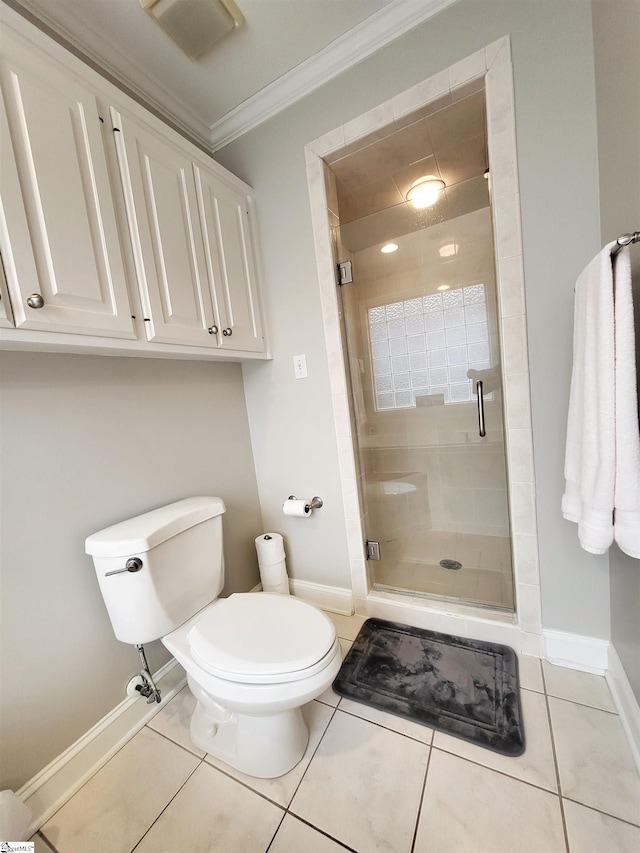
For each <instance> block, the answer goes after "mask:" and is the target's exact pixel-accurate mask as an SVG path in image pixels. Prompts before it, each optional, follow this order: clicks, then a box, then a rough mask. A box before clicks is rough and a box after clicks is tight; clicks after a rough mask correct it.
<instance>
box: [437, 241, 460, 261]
mask: <svg viewBox="0 0 640 853" xmlns="http://www.w3.org/2000/svg"><path fill="white" fill-rule="evenodd" d="M438 254H439V255H440V257H441V258H454V257H455V256H456V255H457V254H458V244H457V243H443V244H442V246H440V248H439V249H438Z"/></svg>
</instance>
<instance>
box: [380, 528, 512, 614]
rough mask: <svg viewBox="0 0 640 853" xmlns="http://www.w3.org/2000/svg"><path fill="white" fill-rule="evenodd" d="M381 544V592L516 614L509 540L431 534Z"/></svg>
mask: <svg viewBox="0 0 640 853" xmlns="http://www.w3.org/2000/svg"><path fill="white" fill-rule="evenodd" d="M381 546H382V559H381V560H380V563H378V564H376V566H375V584H374V587H375V589H383V590H393V591H398V592H406V593H411V594H414V595H415V594H418V595H425V596H436V597H438V598H443V599H449V600H451V599H452V600H454V601H461V602H467V603H469V602H473V603H475V604H483V605H486V606H491V607H500V608H506V609H509V610H513V574H512V567H511V546H510V541H509V538H508V537H506V536H482V535H479V534H473V533H450V532H448V531H442V530H428V531H422V532H419V533H416V534H414V535H413V536H411V537H406V538H398V539H394V540H391V541H387V542H383V543H381ZM440 560H457V561H458V562H459V563H462V568H461V569H444V568H442V566H440Z"/></svg>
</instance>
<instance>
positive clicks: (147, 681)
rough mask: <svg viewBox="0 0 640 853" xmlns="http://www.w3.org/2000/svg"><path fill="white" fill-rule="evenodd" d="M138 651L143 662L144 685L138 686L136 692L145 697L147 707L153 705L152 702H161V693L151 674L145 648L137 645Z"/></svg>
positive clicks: (141, 672)
mask: <svg viewBox="0 0 640 853" xmlns="http://www.w3.org/2000/svg"><path fill="white" fill-rule="evenodd" d="M136 649H137V650H138V654H139V655H140V660H141V661H142V669H141V670H140V678H141V679H142V684H136V690H137V691H138V692H139V693H140V695H141V696H144V697H145V699H146V700H147V705H151V703H152V702H160V701H161V696H160V691H159V690H158V688H157V687H156V685H155V683H154V681H153V678H152V676H151V673H150V672H149V664H148V663H147V656H146V655H145V653H144V646H143V645H138V644H137V643H136Z"/></svg>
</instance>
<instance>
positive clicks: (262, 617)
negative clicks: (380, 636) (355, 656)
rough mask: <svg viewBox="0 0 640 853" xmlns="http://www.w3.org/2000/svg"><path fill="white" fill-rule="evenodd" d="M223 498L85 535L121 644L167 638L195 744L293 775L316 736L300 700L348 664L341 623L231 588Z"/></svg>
mask: <svg viewBox="0 0 640 853" xmlns="http://www.w3.org/2000/svg"><path fill="white" fill-rule="evenodd" d="M224 512H225V506H224V502H223V501H222V500H221V499H220V498H216V497H193V498H186V499H185V500H181V501H177V502H176V503H172V504H170V505H168V506H164V507H160V508H159V509H155V510H153V511H151V512H147V513H145V514H144V515H139V516H137V517H135V518H132V519H129V520H127V521H123V522H121V523H120V524H116V525H114V526H112V527H108V528H105V529H104V530H101V531H99V532H98V533H94V534H93V535H92V536H89V537H88V538H87V540H86V543H85V550H86V552H87V554H90V555H91V556H92V557H93V562H94V566H95V570H96V574H97V576H98V582H99V584H100V590H101V592H102V597H103V599H104V602H105V605H106V608H107V612H108V614H109V618H110V620H111V624H112V626H113V630H114V633H115V635H116V637H117V638H118V639H119V640H121V641H122V642H123V643H132V644H134V645H136V646H142V645H143V644H144V643H149V642H152V641H153V640H161V641H162V643H163V644H164V645H165V646H166V648H167V649H168V650H169V651H170V652H171V654H172V655H173V656H174V657H175V659H176V660H177V661H178V662H179V663H180V664H181V665H182V667H183V668H184V669H185V671H186V673H187V681H188V684H189V688H190V689H191V692H192V693H193V695H194V696H195V698H196V700H197V702H196V708H195V711H194V713H193V716H192V718H191V730H190V733H191V740H192V741H193V743H194V744H195V746H197V747H198V748H199V749H202V750H205V751H206V752H208V753H209V754H211V755H213V756H214V757H216V758H219V759H220V760H222V761H224V762H225V763H227V764H229V765H231V766H232V767H234V768H236V769H237V770H240V771H241V772H243V773H247V774H248V775H250V776H258V777H261V778H266V779H268V778H274V777H276V776H282V775H283V774H284V773H287V772H288V771H289V770H291V769H292V768H293V767H295V765H296V764H297V763H298V762H299V761H300V759H301V758H302V756H303V755H304V752H305V749H306V747H307V742H308V739H309V733H308V729H307V726H306V724H305V722H304V719H303V717H302V712H301V708H302V706H303V705H304V704H306V703H307V702H310V701H311V700H312V699H315V698H316V697H317V696H319V695H320V694H321V693H323V692H324V691H325V690H326V689H327V688H328V687H329V686H330V684H331V683H332V681H333V679H334V678H335V676H336V675H337V673H338V670H339V669H340V664H341V662H342V661H341V652H340V644H339V642H338V638H337V636H336V631H335V627H334V625H333V622H332V621H331V620H330V619H329V618H328V617H327V616H325V614H324V613H322V612H321V611H320V610H318V609H316V608H315V607H313V606H312V605H311V604H307V603H306V602H304V601H301V600H300V599H297V598H294V597H293V596H288V595H286V596H285V595H275V594H270V593H264V592H257V593H252V592H249V593H235V594H233V595H230V596H229V597H228V598H219V597H218V596H219V595H220V592H221V591H222V587H223V584H224V557H223V548H222V543H223V539H222V515H223V513H224Z"/></svg>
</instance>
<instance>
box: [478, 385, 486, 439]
mask: <svg viewBox="0 0 640 853" xmlns="http://www.w3.org/2000/svg"><path fill="white" fill-rule="evenodd" d="M476 395H477V397H478V433H479V435H480V438H484V437H485V435H486V434H487V431H486V429H485V428H484V394H483V393H482V379H478V381H477V382H476Z"/></svg>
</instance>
